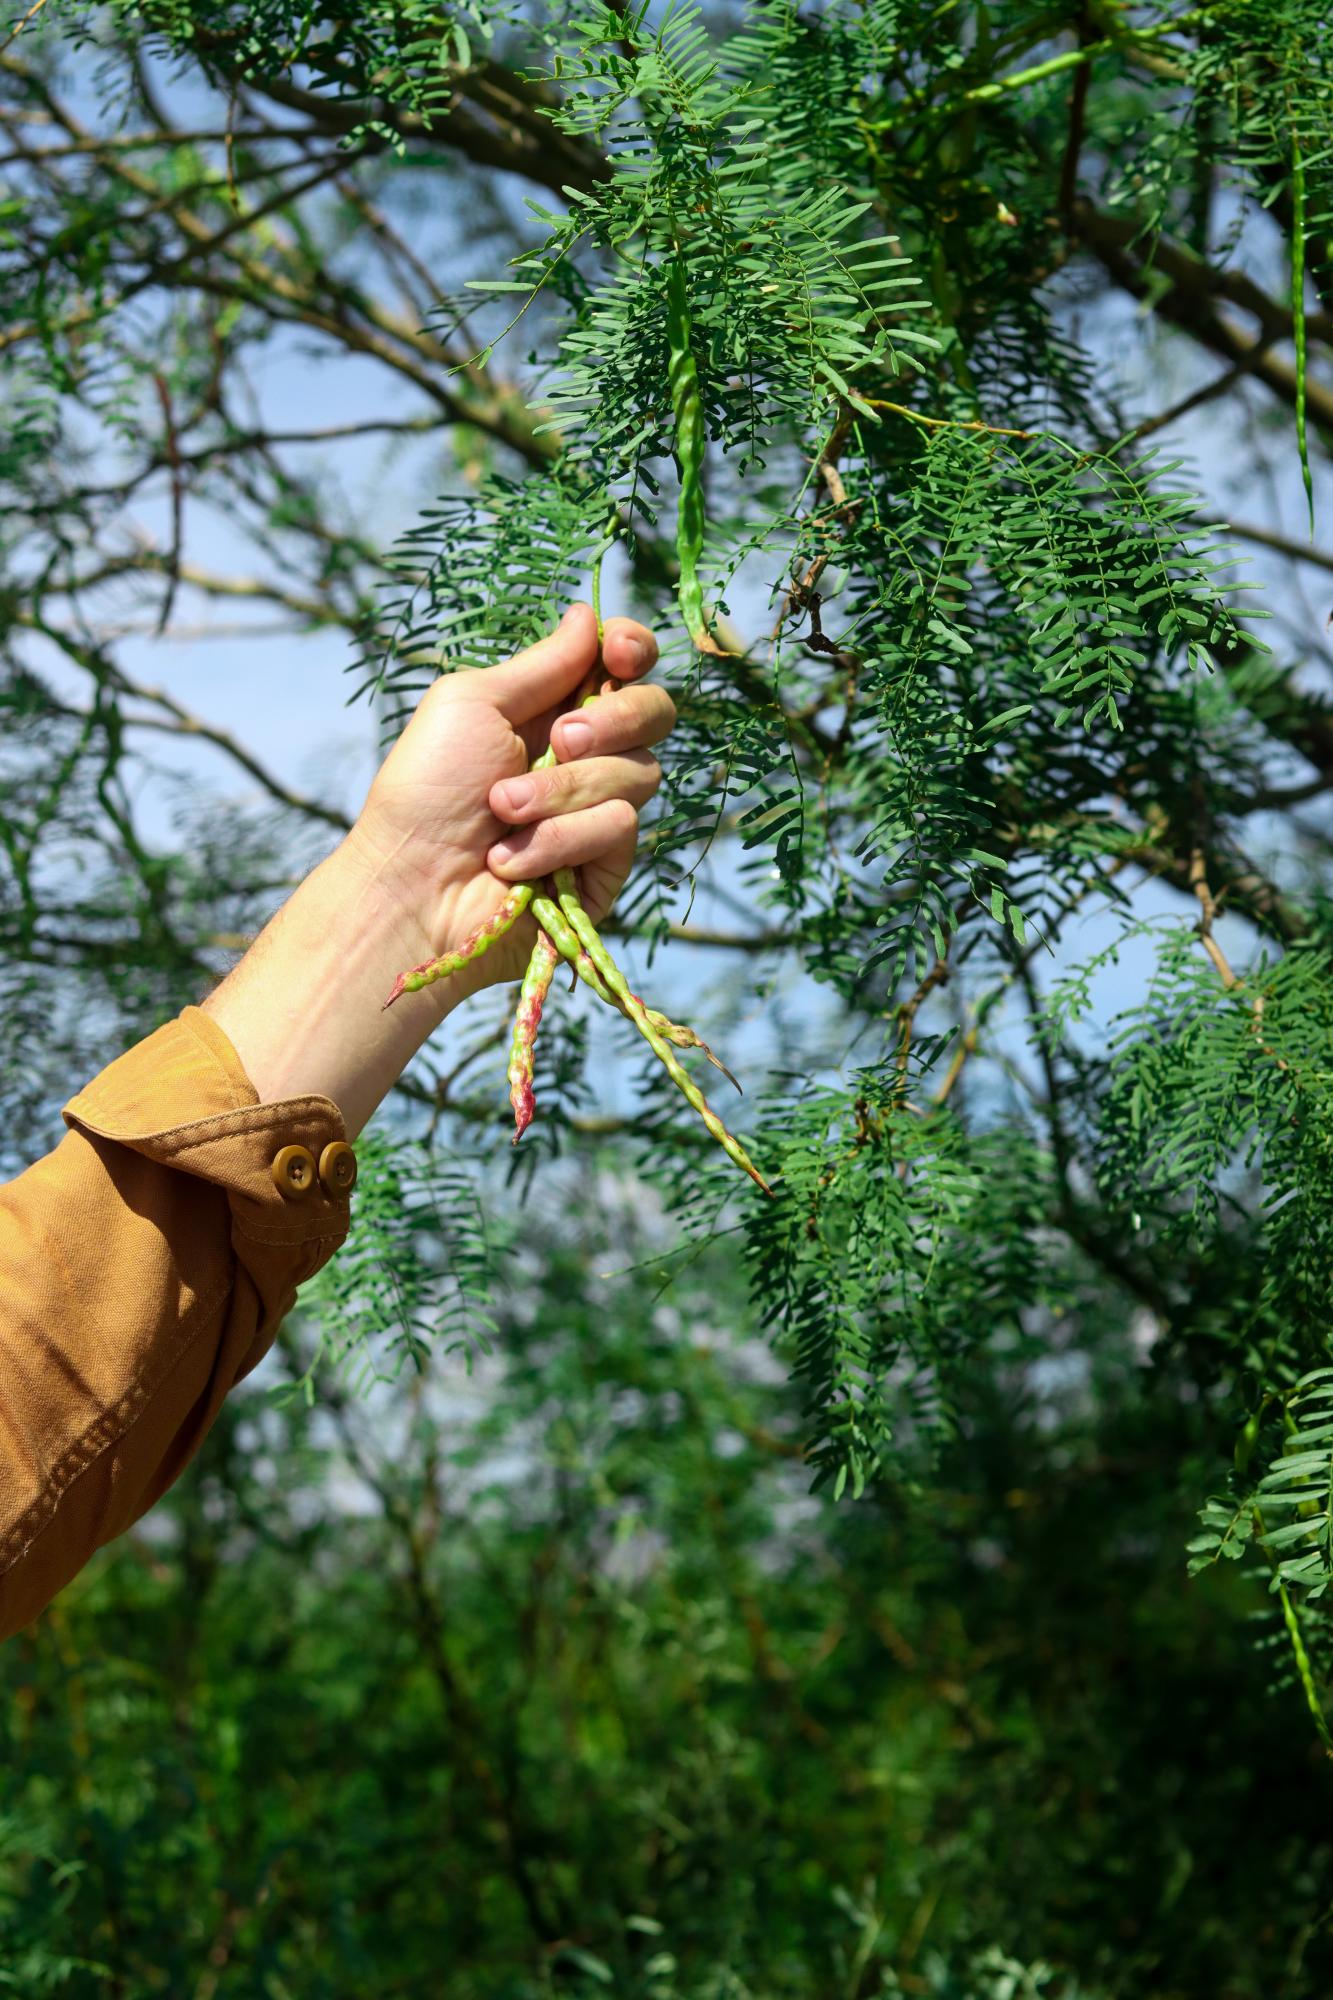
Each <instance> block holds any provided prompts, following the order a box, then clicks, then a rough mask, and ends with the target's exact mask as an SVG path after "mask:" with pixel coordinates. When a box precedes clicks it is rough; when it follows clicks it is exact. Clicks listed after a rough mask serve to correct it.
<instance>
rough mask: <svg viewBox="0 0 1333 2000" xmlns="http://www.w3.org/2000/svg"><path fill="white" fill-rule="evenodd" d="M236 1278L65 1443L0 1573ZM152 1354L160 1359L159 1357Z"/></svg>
mask: <svg viewBox="0 0 1333 2000" xmlns="http://www.w3.org/2000/svg"><path fill="white" fill-rule="evenodd" d="M232 1282H233V1280H232V1276H231V1274H230V1273H228V1275H227V1276H226V1277H225V1278H224V1279H223V1280H222V1282H221V1284H219V1285H218V1286H217V1288H216V1289H215V1290H214V1291H211V1292H209V1293H207V1294H206V1296H205V1297H203V1298H202V1299H197V1300H196V1301H195V1305H194V1308H193V1310H192V1311H191V1312H190V1313H188V1314H187V1315H186V1317H185V1319H184V1320H183V1321H182V1322H181V1325H180V1327H179V1328H178V1329H177V1335H176V1339H175V1341H174V1343H173V1345H172V1347H171V1350H170V1353H169V1355H168V1357H167V1358H166V1361H165V1364H164V1365H163V1366H162V1368H161V1371H160V1373H157V1374H154V1373H153V1372H152V1369H151V1368H150V1367H149V1366H148V1365H145V1366H144V1367H143V1368H142V1369H140V1371H139V1373H138V1374H137V1375H136V1376H135V1378H134V1380H133V1382H131V1384H130V1386H129V1388H128V1389H127V1390H126V1391H125V1393H124V1395H123V1396H122V1397H121V1398H120V1400H119V1401H118V1402H116V1403H113V1404H112V1406H111V1408H110V1409H109V1410H103V1411H102V1413H101V1415H100V1416H97V1417H94V1418H93V1420H92V1422H91V1423H90V1424H89V1426H88V1428H87V1429H86V1430H85V1431H84V1432H82V1434H81V1435H80V1436H79V1437H77V1438H76V1439H75V1440H74V1442H73V1443H72V1444H68V1445H66V1447H65V1449H64V1451H63V1452H62V1453H61V1454H60V1457H59V1458H58V1459H57V1460H56V1462H55V1464H54V1465H53V1466H52V1467H51V1470H50V1472H49V1473H48V1474H47V1476H46V1479H45V1481H44V1482H43V1486H42V1490H41V1492H40V1493H39V1494H38V1495H37V1498H36V1499H35V1500H34V1501H32V1502H31V1504H30V1505H29V1506H28V1507H26V1508H25V1509H24V1511H23V1513H22V1514H20V1516H19V1518H18V1519H17V1520H16V1521H15V1522H14V1523H13V1525H12V1526H11V1527H10V1528H9V1530H8V1532H7V1533H6V1534H5V1535H4V1536H3V1538H0V1574H3V1573H4V1571H6V1570H8V1569H12V1568H13V1566H14V1564H15V1562H17V1561H18V1559H19V1557H20V1556H23V1555H26V1554H27V1552H28V1550H29V1549H30V1548H31V1547H32V1546H33V1545H34V1544H35V1543H36V1542H37V1541H38V1540H39V1539H40V1537H41V1535H42V1534H43V1533H44V1531H45V1530H46V1529H47V1528H49V1527H50V1525H51V1523H52V1521H53V1520H54V1519H55V1516H56V1509H57V1508H58V1507H59V1505H60V1502H61V1501H62V1500H63V1499H64V1497H65V1495H66V1493H68V1491H69V1489H70V1487H71V1486H72V1485H73V1484H74V1482H75V1480H76V1479H78V1478H80V1477H81V1475H82V1474H83V1473H85V1472H86V1471H87V1470H88V1469H89V1467H90V1466H91V1465H93V1464H94V1463H95V1462H96V1460H97V1459H99V1458H100V1457H101V1456H102V1454H103V1453H104V1452H106V1451H109V1450H110V1448H111V1446H112V1445H113V1444H117V1443H119V1442H120V1440H121V1439H122V1438H123V1437H124V1436H125V1435H126V1433H127V1432H128V1431H129V1430H130V1429H131V1428H132V1426H133V1425H134V1423H135V1422H137V1420H138V1418H139V1417H140V1416H141V1415H142V1413H143V1408H144V1405H145V1403H146V1402H147V1401H148V1398H149V1396H150V1395H151V1393H152V1391H153V1390H154V1389H156V1388H160V1387H161V1385H162V1384H163V1383H164V1382H165V1381H166V1379H167V1377H168V1376H169V1375H170V1374H171V1372H172V1370H173V1369H174V1368H175V1367H176V1365H177V1364H178V1362H179V1361H180V1360H181V1359H182V1357H183V1356H184V1354H185V1353H186V1352H187V1350H188V1349H189V1348H190V1347H192V1346H193V1345H194V1342H195V1341H196V1340H197V1339H198V1337H199V1334H200V1332H201V1331H202V1327H201V1326H200V1325H199V1324H197V1322H199V1321H201V1320H203V1319H205V1318H206V1316H207V1314H208V1313H210V1312H211V1311H212V1310H213V1308H214V1307H215V1306H217V1305H219V1304H220V1303H221V1302H222V1300H223V1299H225V1298H226V1297H227V1295H228V1293H229V1292H230V1291H231V1288H232ZM153 1358H154V1360H158V1359H160V1357H158V1356H154V1357H153ZM30 1531H31V1532H30Z"/></svg>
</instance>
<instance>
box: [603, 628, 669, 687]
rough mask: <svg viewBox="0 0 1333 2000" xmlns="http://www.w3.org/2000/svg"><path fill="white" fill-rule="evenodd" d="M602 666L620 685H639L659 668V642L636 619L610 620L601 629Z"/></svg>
mask: <svg viewBox="0 0 1333 2000" xmlns="http://www.w3.org/2000/svg"><path fill="white" fill-rule="evenodd" d="M602 664H603V666H604V667H605V668H606V671H607V672H608V673H609V674H612V675H614V676H615V678H616V680H618V681H636V680H638V678H639V676H640V674H646V673H650V672H651V671H652V669H653V668H654V667H655V666H656V665H657V641H656V639H654V637H653V635H652V633H651V632H650V631H649V630H648V628H647V626H646V625H640V624H639V623H638V621H637V620H636V619H634V618H608V619H607V620H606V621H605V623H604V624H603V627H602Z"/></svg>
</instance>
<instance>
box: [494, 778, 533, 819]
mask: <svg viewBox="0 0 1333 2000" xmlns="http://www.w3.org/2000/svg"><path fill="white" fill-rule="evenodd" d="M536 790H537V787H536V786H535V785H534V784H533V782H532V780H531V778H506V779H505V781H504V783H503V784H502V785H497V786H496V788H495V796H496V797H497V798H498V799H499V801H500V804H501V805H502V806H503V807H504V809H505V811H506V812H522V810H523V808H524V807H525V806H530V805H531V804H532V801H533V797H534V795H535V793H536Z"/></svg>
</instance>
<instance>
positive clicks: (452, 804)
mask: <svg viewBox="0 0 1333 2000" xmlns="http://www.w3.org/2000/svg"><path fill="white" fill-rule="evenodd" d="M597 653H598V648H597V625H596V620H595V618H594V617H593V614H592V611H591V608H590V607H589V606H588V605H586V604H576V605H573V606H572V607H571V608H570V609H569V610H568V611H567V612H566V613H565V616H564V618H563V619H562V620H561V622H560V624H559V625H558V626H557V627H556V629H555V631H554V632H552V633H551V634H550V635H549V636H548V637H546V638H544V639H542V640H539V641H538V643H537V644H536V645H535V646H531V647H529V648H528V649H527V650H526V651H525V652H522V653H519V654H517V655H516V656H515V657H514V658H513V659H512V660H506V661H505V662H504V663H503V664H501V665H499V666H495V667H488V668H485V669H483V670H480V671H476V672H460V673H456V674H447V675H444V676H442V677H441V678H440V679H439V680H437V681H436V682H435V683H434V684H433V686H432V687H430V688H429V689H428V690H427V692H426V693H425V695H423V697H422V699H421V701H420V703H419V704H418V707H417V710H416V713H415V714H414V715H413V717H412V720H411V721H410V722H409V723H408V725H407V727H406V729H405V730H404V731H403V734H402V735H401V737H400V738H399V739H398V742H397V743H396V744H395V745H394V748H393V749H392V750H391V751H390V753H389V755H388V757H387V758H386V759H385V761H384V764H383V765H382V766H381V769H380V771H379V773H378V775H377V776H376V778H375V781H374V783H373V784H372V786H371V788H370V792H369V795H368V796H367V799H366V803H365V805H364V806H363V807H362V810H361V813H360V814H359V816H358V818H357V821H356V824H355V826H354V827H353V829H352V831H351V833H350V834H349V836H348V839H347V842H346V846H347V847H348V849H349V850H350V851H351V852H353V853H355V854H356V855H357V857H358V858H359V860H360V861H361V863H362V864H363V865H364V866H365V867H366V868H367V869H368V870H369V871H370V872H371V873H372V874H373V875H374V876H375V878H376V880H377V882H378V884H379V885H380V887H381V889H382V890H383V891H384V892H385V893H387V894H389V895H391V896H392V897H393V898H394V900H395V901H396V902H397V903H398V905H399V906H400V908H401V910H402V912H403V915H404V918H405V919H406V922H407V925H408V928H409V930H411V931H412V933H413V934H414V935H417V936H419V938H420V949H419V950H418V952H417V961H420V962H424V961H425V960H427V959H431V958H436V957H439V956H440V955H441V954H442V953H444V952H446V951H449V950H451V949H453V948H455V947H457V946H458V945H459V944H460V943H461V942H462V941H463V940H464V939H465V938H466V937H468V936H469V935H470V934H471V932H472V931H473V930H475V929H476V927H477V926H478V925H479V924H481V923H483V922H484V921H485V920H486V918H487V917H489V916H491V915H492V914H493V913H494V911H495V910H496V909H497V908H498V907H499V905H500V903H501V901H502V900H503V897H504V895H505V892H506V888H507V886H508V885H510V884H512V883H515V882H525V881H530V880H533V879H535V878H540V877H541V876H543V875H548V874H550V873H552V872H553V871H554V870H555V869H557V868H567V867H576V868H578V869H579V871H580V884H581V889H582V894H583V899H584V902H585V904H586V906H587V909H588V914H589V915H590V916H591V918H592V919H593V921H594V923H595V922H598V921H599V920H600V919H601V918H602V917H603V916H605V914H606V912H607V911H608V910H609V909H610V907H611V905H612V903H613V902H614V901H615V898H616V896H617V895H618V894H619V892H620V889H621V887H622V886H623V884H624V881H625V878H626V876H627V875H628V873H629V869H630V864H631V862H632V861H633V858H634V846H635V839H636V836H637V832H638V814H639V808H640V807H641V806H643V805H645V804H646V803H647V801H648V800H649V799H650V798H651V797H652V795H653V793H654V792H655V791H656V790H657V787H658V785H659V783H660V782H661V775H662V774H661V769H660V767H659V765H658V763H657V760H656V758H655V757H654V756H653V755H652V748H651V746H652V745H654V744H656V743H659V742H660V741H661V740H662V738H663V737H664V736H665V735H666V734H667V732H668V730H669V729H670V728H671V726H672V724H673V722H674V721H675V708H674V705H673V704H672V701H671V697H670V696H669V695H668V694H667V693H666V690H665V689H664V688H660V687H653V686H646V685H644V686H636V685H634V683H635V682H636V681H638V680H639V679H640V677H641V676H642V675H644V674H646V673H648V672H649V671H650V669H651V668H652V666H653V665H654V663H655V662H656V659H657V644H656V641H655V640H654V638H653V636H652V634H651V632H649V631H648V630H647V629H646V627H644V626H642V625H639V624H637V623H635V622H634V621H633V620H632V619H628V618H609V619H608V620H607V621H606V625H605V632H604V637H603V641H602V648H601V661H602V665H603V667H604V668H605V669H606V673H607V676H608V678H607V679H606V680H605V682H604V684H603V691H602V692H601V693H600V694H599V695H598V697H597V699H596V700H595V701H593V702H591V703H590V704H589V705H588V706H587V707H586V708H582V709H580V710H578V712H577V714H575V713H567V714H566V713H562V710H564V708H565V707H566V705H567V704H568V702H569V701H570V700H572V698H573V696H574V694H575V693H576V691H577V689H578V687H579V686H580V684H581V682H582V681H583V680H584V679H585V678H586V676H587V675H588V673H589V672H590V671H591V669H592V668H593V667H594V665H595V664H596V662H597ZM548 741H550V742H552V743H553V744H554V747H555V752H556V757H557V762H556V764H555V765H554V766H552V767H551V768H550V769H548V770H545V771H532V772H530V771H529V769H528V767H529V765H530V763H531V762H532V761H533V759H534V758H535V757H537V756H539V755H540V754H541V752H542V751H543V750H544V749H545V748H546V746H547V743H548ZM525 792H526V795H524V793H525ZM534 937H535V927H534V925H533V922H532V919H531V918H530V917H524V918H523V919H522V920H521V921H520V922H519V923H518V924H516V925H515V926H514V928H513V930H512V931H511V932H510V933H509V934H508V935H507V936H506V937H505V938H503V939H502V940H501V941H500V942H499V943H498V944H496V945H495V946H494V947H493V948H492V950H491V951H489V952H488V953H487V954H486V955H485V956H484V957H483V958H480V959H477V960H476V961H475V962H474V963H473V964H471V965H469V966H467V967H466V968H465V969H464V971H462V972H460V973H456V974H455V975H454V976H453V978H451V979H449V980H446V981H442V982H441V983H440V986H441V988H447V989H448V991H447V994H446V993H445V992H443V991H441V990H440V989H428V990H431V991H432V992H434V993H435V994H436V1004H437V1005H439V1004H440V1003H441V1002H443V1003H444V1004H445V1005H451V1004H453V1002H455V1001H457V1000H458V999H459V998H461V997H463V995H464V994H466V993H470V992H475V991H477V990H478V989H479V988H480V987H483V986H486V985H491V984H494V983H496V982H498V981H502V980H508V979H517V978H519V977H520V976H521V974H522V971H523V967H524V965H525V964H526V963H527V959H528V956H529V954H530V952H531V950H532V944H533V940H534ZM408 962H409V963H412V962H416V961H412V960H409V961H408ZM400 969H401V968H400Z"/></svg>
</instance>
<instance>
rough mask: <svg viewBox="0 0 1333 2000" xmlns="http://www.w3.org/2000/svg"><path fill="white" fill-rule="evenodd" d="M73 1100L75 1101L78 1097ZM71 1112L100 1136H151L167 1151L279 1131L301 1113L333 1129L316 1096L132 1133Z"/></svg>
mask: <svg viewBox="0 0 1333 2000" xmlns="http://www.w3.org/2000/svg"><path fill="white" fill-rule="evenodd" d="M73 1102H74V1103H75V1104H77V1103H78V1099H77V1098H75V1099H74V1100H73ZM277 1112H282V1113H283V1114H284V1115H283V1116H282V1117H280V1118H279V1117H277V1116H275V1114H276V1113H277ZM70 1115H71V1117H73V1118H74V1119H75V1120H76V1121H77V1123H78V1124H80V1125H82V1126H84V1127H86V1129H87V1130H88V1131H89V1132H95V1133H96V1135H97V1137H98V1138H99V1139H115V1140H117V1141H119V1142H121V1143H123V1144H133V1143H135V1142H141V1141H144V1140H149V1139H151V1140H152V1142H153V1144H154V1145H155V1146H158V1147H161V1148H162V1149H163V1150H164V1151H170V1152H188V1151H189V1150H190V1149H191V1148H192V1147H194V1146H206V1145H208V1144H209V1142H210V1141H211V1140H213V1139H215V1138H217V1137H218V1136H219V1133H221V1134H223V1135H225V1136H227V1137H230V1136H231V1135H232V1134H236V1133H249V1132H265V1131H270V1130H272V1131H276V1130H280V1129H282V1128H283V1127H284V1126H288V1125H292V1124H295V1123H296V1121H297V1119H298V1118H300V1117H302V1116H308V1117H310V1118H311V1119H312V1120H315V1121H317V1128H316V1129H318V1130H319V1131H321V1132H323V1131H325V1130H330V1131H331V1130H332V1120H331V1119H330V1118H329V1115H328V1109H327V1100H325V1099H323V1098H318V1097H287V1098H284V1099H283V1100H282V1102H281V1103H280V1104H246V1105H242V1106H241V1107H240V1109H239V1110H235V1111H215V1112H213V1113H212V1115H211V1116H210V1117H208V1118H195V1119H191V1120H190V1122H189V1123H188V1124H186V1125H169V1126H168V1127H167V1128H166V1130H165V1131H157V1130H149V1131H146V1132H131V1131H127V1130H125V1129H124V1128H122V1127H120V1126H116V1125H99V1124H97V1123H95V1122H94V1120H93V1119H92V1118H90V1117H89V1116H88V1115H87V1114H86V1113H85V1112H83V1111H78V1110H71V1113H70Z"/></svg>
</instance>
